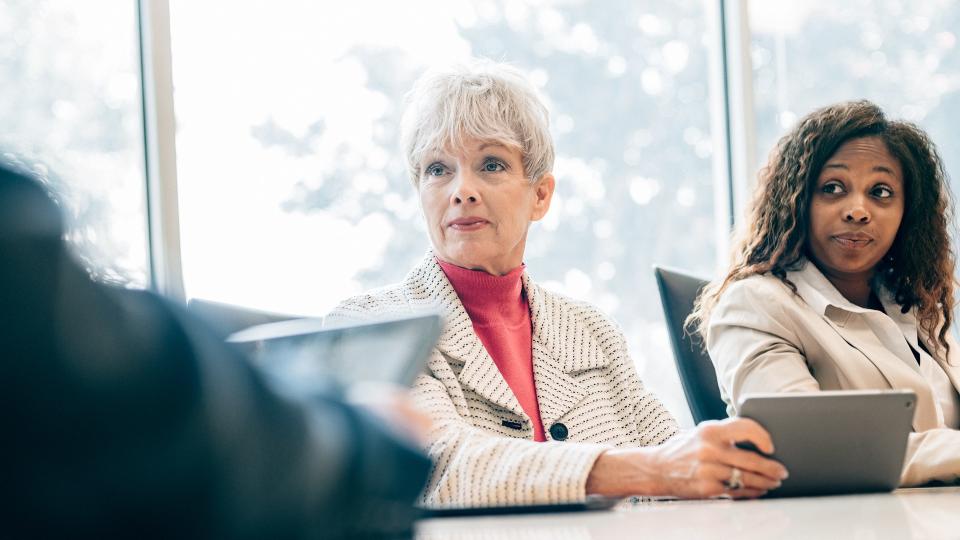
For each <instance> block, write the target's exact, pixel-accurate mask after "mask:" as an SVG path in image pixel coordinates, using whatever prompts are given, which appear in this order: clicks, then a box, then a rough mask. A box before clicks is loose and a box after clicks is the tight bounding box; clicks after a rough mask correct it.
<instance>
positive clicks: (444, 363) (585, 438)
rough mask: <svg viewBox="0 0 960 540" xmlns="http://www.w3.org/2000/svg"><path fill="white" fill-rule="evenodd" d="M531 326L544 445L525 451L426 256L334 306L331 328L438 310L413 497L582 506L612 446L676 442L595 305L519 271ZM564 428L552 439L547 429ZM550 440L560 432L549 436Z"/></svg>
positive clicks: (421, 383) (498, 384) (503, 392)
mask: <svg viewBox="0 0 960 540" xmlns="http://www.w3.org/2000/svg"><path fill="white" fill-rule="evenodd" d="M522 279H523V288H524V290H525V291H526V294H527V300H528V302H529V305H530V318H531V321H532V324H533V333H532V337H533V372H534V381H535V383H536V390H537V401H538V402H539V405H540V415H541V419H542V421H543V426H544V430H545V432H546V436H547V442H540V443H538V442H534V441H533V428H532V426H531V422H530V418H529V417H528V416H527V415H526V414H525V413H524V411H523V409H522V408H521V407H520V404H519V403H518V402H517V399H516V397H515V396H514V394H513V392H512V391H511V390H510V387H509V386H508V385H507V383H506V381H505V380H504V378H503V376H502V375H501V374H500V371H499V370H498V369H497V366H496V364H494V362H493V360H492V359H491V358H490V355H489V354H488V353H487V351H486V349H485V348H484V347H483V344H482V343H481V342H480V339H479V338H478V337H477V335H476V334H475V333H474V331H473V325H472V323H471V321H470V317H469V316H468V315H467V312H466V311H465V310H464V308H463V304H461V303H460V299H459V297H458V296H457V293H456V291H455V290H454V289H453V286H452V285H451V284H450V282H449V281H448V280H447V277H446V275H444V273H443V270H442V269H441V268H440V266H439V265H438V264H437V262H436V259H435V258H434V255H433V253H430V252H428V253H427V256H426V257H425V258H424V260H423V261H422V262H421V263H420V264H419V265H418V266H417V267H416V268H414V269H413V270H412V271H411V272H410V273H409V274H408V275H407V277H406V278H405V279H404V280H403V281H402V282H401V283H399V284H396V285H393V286H389V287H385V288H382V289H377V290H373V291H370V292H368V293H366V294H362V295H360V296H355V297H353V298H350V299H348V300H346V301H344V302H343V303H341V304H340V305H339V306H338V307H337V308H336V309H335V310H334V311H333V312H331V314H330V315H328V319H329V320H333V321H335V322H347V321H362V320H371V319H380V318H388V317H395V316H403V315H410V314H412V313H417V312H423V311H438V312H440V313H441V315H442V316H443V318H444V328H443V332H442V334H441V337H440V339H439V342H438V344H437V346H436V348H435V349H434V350H433V351H432V353H431V356H430V359H429V361H428V365H427V370H426V372H425V373H424V374H422V375H420V376H419V378H418V379H417V381H416V383H415V384H414V389H413V400H414V403H415V405H416V406H417V407H418V408H420V409H421V410H423V411H425V412H426V413H427V414H429V416H430V417H431V418H432V420H433V422H434V426H433V432H432V433H431V436H430V441H431V442H430V443H429V446H428V448H427V451H428V453H429V455H430V457H431V458H432V459H433V462H434V465H433V470H432V472H431V475H430V479H429V481H428V483H427V486H426V488H425V489H424V492H423V494H422V495H421V500H420V504H421V505H424V506H428V507H444V506H473V505H506V504H542V503H562V502H574V501H580V500H583V499H584V498H585V496H586V494H585V485H586V481H587V476H588V475H589V473H590V469H591V468H592V467H593V463H594V461H596V459H597V457H598V456H599V455H600V453H602V452H603V451H604V450H606V449H609V448H612V447H627V446H650V445H658V444H660V443H662V442H663V441H665V440H667V439H669V438H670V437H672V436H673V435H674V434H675V433H676V432H677V423H676V421H675V420H674V418H673V416H672V415H671V414H670V413H669V412H668V411H667V410H666V409H665V408H664V406H663V404H662V403H661V402H660V401H659V400H658V399H657V398H656V397H655V396H653V395H652V394H650V393H648V392H647V391H645V390H644V387H643V384H642V383H641V382H640V379H639V378H638V376H637V373H636V369H635V367H634V363H633V361H632V360H631V359H630V356H629V355H628V353H627V345H626V341H625V339H624V336H623V333H622V332H621V331H620V329H619V327H618V326H617V325H616V324H615V323H614V322H613V321H612V320H611V319H609V318H608V317H606V316H605V315H603V314H602V313H600V311H598V310H597V309H596V308H595V307H593V306H591V305H590V304H587V303H584V302H578V301H575V300H571V299H569V298H565V297H563V296H561V295H558V294H555V293H552V292H549V291H547V290H545V289H543V288H541V287H540V286H539V285H537V284H536V283H534V282H533V281H532V280H531V279H530V277H529V275H528V274H527V273H526V272H524V274H523V276H522ZM555 424H562V425H563V427H565V428H566V432H567V435H566V438H565V440H563V441H558V440H554V438H553V436H552V435H551V433H550V431H551V430H550V428H551V427H552V426H554V425H555ZM555 431H556V432H557V433H562V430H555Z"/></svg>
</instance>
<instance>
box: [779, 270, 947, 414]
mask: <svg viewBox="0 0 960 540" xmlns="http://www.w3.org/2000/svg"><path fill="white" fill-rule="evenodd" d="M787 279H789V280H790V281H791V282H792V283H794V284H795V285H796V286H797V293H798V294H799V295H800V297H801V298H803V300H804V301H805V302H806V303H807V304H808V305H809V306H810V307H811V308H813V309H814V310H816V311H817V313H818V314H819V315H820V316H821V317H822V318H823V320H824V321H826V322H827V324H829V325H830V327H831V328H833V329H834V331H836V332H837V334H838V335H839V336H840V337H841V338H842V339H843V340H844V341H846V342H847V344H848V345H850V346H851V347H853V348H855V349H857V350H858V351H860V352H861V353H863V355H864V356H865V357H866V358H867V359H868V360H869V361H870V362H871V363H872V364H873V365H874V366H875V367H876V368H877V370H879V371H880V373H881V374H882V375H883V377H884V379H886V380H887V384H888V385H889V386H890V388H901V389H905V390H907V389H909V390H912V391H913V392H914V393H916V395H917V407H916V413H915V415H914V418H913V428H914V430H916V431H926V430H928V429H932V428H935V427H936V426H937V413H936V405H935V402H934V396H933V392H932V391H931V389H930V385H929V384H927V382H926V380H925V379H924V378H923V376H922V375H921V374H920V371H919V369H918V368H916V367H915V366H914V364H912V363H908V362H905V361H904V360H903V359H901V358H900V357H898V356H897V355H896V354H894V353H893V352H891V351H890V350H888V349H887V348H886V347H885V346H884V345H883V344H882V343H881V342H880V340H879V339H878V337H877V336H876V334H874V332H873V330H872V329H871V328H870V326H869V325H868V324H867V322H866V319H865V314H862V313H861V314H857V313H855V312H853V311H851V310H852V309H856V308H855V307H853V306H852V304H850V303H849V302H848V301H846V299H844V298H843V297H842V295H840V293H839V292H838V291H837V290H836V288H834V287H833V285H832V284H830V282H829V281H828V280H827V278H826V277H824V276H823V274H821V273H820V271H819V270H817V268H816V267H815V266H814V265H813V264H812V263H810V262H807V263H806V265H805V266H804V267H803V268H802V269H801V270H799V271H797V272H790V273H788V275H787ZM847 308H849V309H847ZM903 344H904V346H907V344H906V340H904V342H903ZM838 360H839V361H840V362H843V359H838Z"/></svg>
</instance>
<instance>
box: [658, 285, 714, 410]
mask: <svg viewBox="0 0 960 540" xmlns="http://www.w3.org/2000/svg"><path fill="white" fill-rule="evenodd" d="M653 272H654V274H655V275H656V278H657V287H658V288H659V289H660V302H661V303H662V304H663V315H664V318H665V319H666V321H667V332H668V333H669V334H670V344H671V345H672V346H673V358H674V361H675V362H676V364H677V371H678V372H679V373H680V383H681V384H682V385H683V393H684V395H685V396H686V398H687V405H689V406H690V413H691V414H692V415H693V421H694V422H696V423H698V424H699V423H700V422H702V421H704V420H719V419H721V418H726V417H727V406H726V404H725V403H724V402H723V399H722V398H721V397H720V388H719V386H718V385H717V372H716V370H715V369H714V368H713V362H711V361H710V357H709V356H708V355H707V352H706V351H705V350H704V348H703V346H702V344H701V343H700V342H699V341H697V342H694V341H693V340H692V339H691V336H690V334H688V333H687V332H686V330H685V328H684V324H683V323H684V321H685V320H686V318H687V315H689V314H690V312H691V311H693V303H694V301H695V300H696V298H697V294H698V293H699V292H700V289H702V288H703V287H704V285H706V284H707V280H705V279H700V278H697V277H693V276H691V275H688V274H686V273H684V272H680V271H677V270H667V269H665V268H661V267H658V266H654V267H653Z"/></svg>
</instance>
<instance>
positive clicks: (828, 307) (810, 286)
mask: <svg viewBox="0 0 960 540" xmlns="http://www.w3.org/2000/svg"><path fill="white" fill-rule="evenodd" d="M787 279H788V280H789V281H790V282H791V283H793V284H794V285H796V286H797V294H799V295H800V298H802V299H803V301H804V302H806V303H807V305H809V306H810V307H811V308H813V309H814V310H815V311H816V312H817V313H819V314H821V315H825V316H828V317H829V316H831V314H832V313H831V312H832V311H833V310H840V311H843V312H846V313H847V314H849V313H857V314H869V313H875V311H874V310H872V309H867V308H862V307H860V306H858V305H856V304H854V303H853V302H851V301H849V300H847V299H846V298H845V297H844V296H843V295H842V294H840V291H838V290H837V288H836V287H834V286H833V283H830V280H828V279H827V277H826V276H824V275H823V273H822V272H820V269H819V268H817V265H815V264H813V263H812V262H810V261H809V260H804V261H803V262H802V263H801V266H800V268H799V269H798V270H794V271H792V272H787ZM875 292H876V293H877V298H879V299H880V303H881V304H883V310H884V312H886V314H887V316H889V317H890V318H891V319H893V321H894V322H895V323H897V326H899V327H900V328H901V330H904V334H905V335H910V334H911V333H912V334H913V335H916V327H917V318H916V314H915V313H914V310H913V309H910V310H908V311H907V312H906V313H903V308H902V307H901V306H900V304H898V303H897V302H896V300H894V298H893V294H892V293H891V292H890V291H889V290H888V289H887V288H886V287H881V288H880V289H879V290H877V291H875ZM909 329H912V332H911V331H909Z"/></svg>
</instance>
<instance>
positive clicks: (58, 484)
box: [0, 164, 429, 539]
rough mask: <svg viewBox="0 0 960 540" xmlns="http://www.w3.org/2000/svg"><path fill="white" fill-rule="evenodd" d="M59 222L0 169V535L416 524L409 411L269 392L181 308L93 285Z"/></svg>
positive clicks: (325, 395)
mask: <svg viewBox="0 0 960 540" xmlns="http://www.w3.org/2000/svg"><path fill="white" fill-rule="evenodd" d="M63 235H64V226H63V223H62V218H61V215H60V211H59V209H58V208H57V206H56V205H55V204H54V203H53V201H52V200H51V199H50V198H49V197H48V195H47V193H46V192H45V190H44V188H43V187H42V186H41V184H39V183H37V182H35V181H33V180H32V179H31V178H29V177H28V176H27V175H25V174H22V173H20V172H18V171H17V170H16V169H14V168H12V167H9V166H7V165H3V164H0V263H2V264H0V350H2V351H3V352H2V354H3V363H2V370H3V378H2V381H3V393H2V398H0V399H2V407H0V418H2V419H3V423H2V426H3V431H4V443H3V447H2V451H0V452H2V456H3V467H4V471H5V472H4V475H3V482H2V485H0V492H2V493H3V497H2V501H3V510H2V511H0V515H2V518H0V537H4V538H16V537H24V538H38V537H61V536H69V537H103V538H113V537H136V538H142V537H168V538H259V537H265V538H331V539H332V538H394V537H407V536H409V534H410V525H411V522H412V520H413V518H414V517H415V509H414V508H413V501H414V499H415V497H416V495H417V493H418V492H419V491H420V489H421V488H422V486H423V481H424V479H425V477H426V474H427V471H428V469H429V461H428V460H427V459H426V458H425V457H424V456H423V455H422V454H421V453H420V451H419V450H417V449H416V443H415V442H410V441H407V440H406V438H405V437H403V436H398V435H396V434H394V432H396V431H402V430H409V431H411V432H415V431H416V428H415V426H414V425H413V424H414V423H415V421H416V418H415V415H410V414H404V413H402V412H398V413H394V414H392V415H391V418H390V422H391V423H392V424H393V425H394V426H395V427H396V429H389V428H388V427H387V426H386V425H385V423H384V422H383V420H382V419H379V418H377V417H376V415H371V414H370V413H369V412H367V411H365V410H362V409H359V408H355V407H352V406H349V405H345V404H344V403H343V402H342V401H340V400H339V399H338V398H337V397H335V396H334V395H333V393H332V392H328V390H321V389H318V390H317V393H316V394H315V395H311V396H307V399H304V397H303V396H301V397H300V398H294V397H291V396H285V395H283V394H282V393H279V392H277V389H275V388H272V387H270V386H269V385H268V384H267V383H266V382H265V380H264V377H263V376H262V375H261V374H260V373H258V372H257V370H255V369H254V368H252V367H251V366H250V364H249V363H248V362H247V361H246V359H245V358H244V357H242V356H241V355H240V353H238V352H237V351H235V350H234V349H232V348H230V347H228V346H226V345H225V344H224V343H223V342H222V341H221V339H220V337H218V336H214V335H213V333H212V332H211V331H209V330H207V329H206V328H205V327H204V326H203V325H202V324H200V323H198V321H195V320H191V319H190V317H188V316H187V315H186V314H185V313H183V312H182V310H180V309H179V308H177V307H176V306H174V305H173V304H171V303H168V302H166V301H164V300H163V299H162V298H160V297H158V296H156V295H154V294H151V293H149V292H146V291H136V290H124V289H120V288H115V287H109V286H106V285H102V284H97V283H94V282H92V281H91V280H90V278H89V277H88V275H87V273H86V272H85V271H84V270H83V268H81V267H80V266H79V265H78V264H77V263H76V262H75V260H74V259H73V258H72V256H71V255H70V254H69V253H68V250H67V247H66V245H65V243H64V240H63ZM403 407H404V402H403V401H399V400H397V399H388V400H387V402H386V403H384V404H381V406H380V407H379V410H380V411H384V410H399V411H402V409H403ZM380 414H384V413H382V412H381V413H380Z"/></svg>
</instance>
